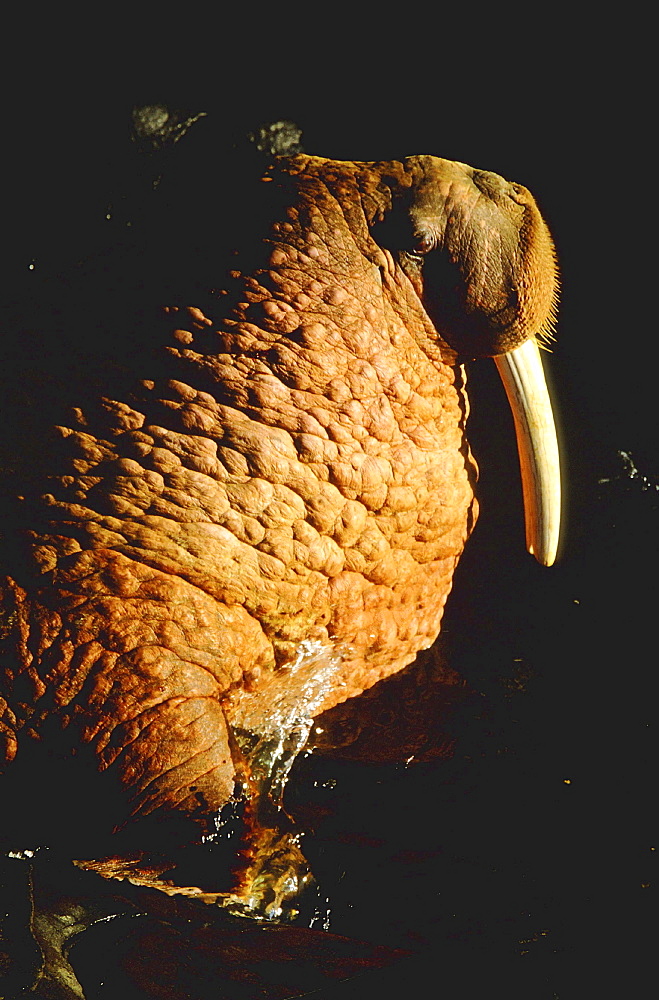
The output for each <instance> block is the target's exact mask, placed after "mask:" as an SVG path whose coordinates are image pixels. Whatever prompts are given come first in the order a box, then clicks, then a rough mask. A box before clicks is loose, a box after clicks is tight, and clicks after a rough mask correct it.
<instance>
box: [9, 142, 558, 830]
mask: <svg viewBox="0 0 659 1000" xmlns="http://www.w3.org/2000/svg"><path fill="white" fill-rule="evenodd" d="M256 185H258V192H255V198H256V199H258V200H259V201H258V203H259V206H260V212H261V216H268V214H269V215H270V217H269V218H267V223H264V224H263V228H262V229H261V231H260V232H257V233H255V232H254V231H253V230H254V226H255V225H256V224H255V223H252V222H251V221H250V227H251V228H250V232H249V244H248V245H247V236H246V237H245V241H246V242H245V245H238V246H237V252H236V253H235V255H234V256H233V258H232V262H231V268H232V269H231V271H230V273H229V274H228V276H227V275H225V274H224V273H218V275H217V277H216V279H215V284H214V286H213V287H212V288H209V289H208V294H207V295H206V296H205V297H204V300H203V301H200V302H195V303H193V304H192V305H191V306H190V305H188V304H187V303H177V302H176V301H174V302H171V303H170V304H169V305H168V306H167V308H165V309H164V310H162V311H161V313H160V315H159V316H158V317H157V318H155V319H153V320H152V321H149V322H150V327H149V330H150V333H149V335H150V336H151V338H152V340H153V345H154V346H153V345H152V346H153V349H152V351H151V354H146V353H139V352H138V353H136V354H135V356H134V357H133V356H132V355H131V352H130V350H127V348H126V340H125V339H123V340H122V339H119V341H118V343H119V348H118V350H121V351H122V352H124V354H123V356H122V357H121V358H120V361H121V364H122V366H123V368H122V372H123V375H122V378H121V379H115V381H114V383H112V386H111V389H110V390H108V389H107V388H104V387H103V385H102V380H98V381H97V383H94V384H91V383H90V384H87V385H83V384H81V385H80V386H79V388H77V387H76V386H75V385H73V386H70V387H69V392H68V396H69V399H68V400H67V412H66V413H65V414H63V415H62V416H61V418H60V421H61V422H60V423H59V425H58V426H56V427H55V428H54V429H52V431H51V437H50V438H49V439H48V442H47V445H45V446H44V455H45V458H42V460H41V464H40V466H39V470H38V473H37V472H35V471H34V470H32V471H31V472H30V474H25V473H24V471H21V470H22V468H23V466H21V462H20V460H17V465H16V468H17V469H18V472H16V476H15V478H16V485H15V486H14V487H12V488H13V490H14V493H15V495H16V497H17V498H18V499H17V500H16V502H15V505H14V508H13V510H14V513H13V514H12V518H13V525H15V527H14V526H13V525H12V523H11V521H7V520H6V521H5V528H6V539H5V551H6V555H5V557H4V559H5V572H6V576H4V578H2V579H1V580H0V593H1V595H2V618H1V621H0V625H1V633H0V634H1V639H2V653H1V656H2V659H1V661H0V663H1V671H2V672H1V674H0V677H1V688H0V695H1V696H2V697H1V698H0V733H1V735H2V743H1V744H0V746H1V750H0V754H1V756H0V760H4V762H5V768H6V770H7V773H8V774H9V772H10V770H11V767H13V766H14V763H13V762H16V763H17V764H18V763H19V762H20V760H21V759H22V757H26V755H27V756H29V754H30V752H31V751H30V747H34V746H37V745H39V746H43V747H45V748H46V751H47V748H48V746H49V745H51V744H52V745H53V746H56V747H57V755H58V760H59V761H60V762H62V761H63V762H64V763H63V767H64V771H63V773H64V774H65V773H66V770H65V768H66V761H67V760H68V757H69V755H70V754H75V755H76V756H77V758H78V759H79V758H80V757H81V755H82V756H83V757H86V759H87V758H88V759H89V760H90V761H91V762H92V763H93V767H92V771H93V773H95V774H96V773H100V776H99V777H98V779H97V780H98V781H99V782H105V783H106V785H105V786H104V787H107V788H108V789H110V788H112V789H113V790H115V791H117V790H118V798H117V800H116V801H117V802H118V805H117V807H116V808H117V810H118V811H117V812H116V813H113V814H112V815H111V816H110V817H108V821H109V823H110V826H112V825H116V826H120V825H121V824H122V823H124V822H125V821H126V820H127V819H128V817H133V819H140V818H141V817H145V816H148V815H150V814H156V815H160V814H179V815H183V816H187V815H190V816H196V817H197V818H199V819H200V820H201V819H203V817H207V816H209V815H211V814H213V813H214V812H215V811H216V810H218V809H219V808H221V807H222V805H223V804H224V803H225V802H226V801H227V800H228V799H229V798H230V797H231V795H232V792H233V788H234V781H235V779H236V763H237V757H238V756H239V755H238V752H237V750H236V746H235V743H234V740H233V737H232V726H234V725H235V724H236V720H237V719H239V718H240V717H241V713H243V715H244V706H243V703H244V702H245V701H246V700H247V701H248V700H249V698H254V697H256V696H258V693H259V691H263V690H267V691H268V692H276V691H277V689H278V688H285V687H286V684H287V683H289V680H288V672H287V670H286V666H285V665H286V664H287V663H290V662H292V661H293V660H294V659H295V657H296V655H297V653H298V652H299V649H300V643H303V642H304V641H305V640H306V641H311V642H315V643H319V644H321V646H326V647H327V648H328V649H330V650H337V649H338V650H340V652H341V657H342V658H341V662H340V666H339V667H338V668H337V670H336V671H335V672H334V674H333V676H332V680H331V683H330V684H329V685H328V686H327V690H325V691H324V693H323V697H322V699H321V700H320V701H319V702H318V704H317V705H315V707H314V714H319V713H320V712H321V711H324V710H326V709H328V708H331V707H332V706H333V705H335V704H337V703H339V702H341V701H344V700H345V699H347V698H351V697H354V696H356V695H359V694H360V693H361V692H362V691H364V690H365V689H367V688H370V687H371V686H372V685H373V684H375V683H376V682H377V681H378V680H380V679H381V678H384V677H387V676H388V675H391V674H392V673H394V672H396V671H399V670H400V669H401V668H403V667H404V666H405V665H407V664H409V663H410V662H411V661H412V660H413V659H414V657H415V655H416V653H417V652H418V651H419V650H420V649H424V648H426V647H428V646H429V645H430V644H431V643H432V642H433V641H434V639H435V638H436V636H437V635H438V633H439V630H440V622H441V618H442V613H443V609H444V605H445V602H446V599H447V596H448V593H449V591H450V588H451V580H452V576H453V572H454V569H455V566H456V563H457V560H458V559H459V557H460V554H461V552H462V550H463V547H464V545H465V542H466V540H467V538H468V536H469V533H470V531H471V530H472V528H473V525H474V522H475V519H476V514H477V504H476V500H475V498H474V484H475V481H476V475H477V472H476V466H475V463H474V460H473V458H472V456H471V454H470V451H469V447H468V444H467V441H466V438H465V421H466V417H467V409H468V407H467V397H466V394H465V378H464V371H463V369H462V367H461V364H460V362H461V361H462V360H463V359H466V358H469V357H477V356H485V355H494V354H498V353H501V352H503V351H507V350H509V349H510V348H512V347H515V346H517V345H518V344H519V343H521V342H522V341H524V340H525V339H526V338H527V337H529V336H531V335H533V334H536V333H538V332H539V331H541V330H542V328H543V327H544V326H546V324H547V323H548V322H549V320H550V318H551V311H552V307H553V298H554V293H555V278H554V264H553V252H552V247H551V241H550V238H549V236H548V234H547V231H546V229H545V226H544V223H543V222H542V220H541V218H540V216H539V214H538V211H537V208H536V207H535V204H534V202H533V200H532V198H531V196H530V195H529V194H528V192H527V191H526V190H525V189H524V188H521V187H520V186H518V185H509V184H508V183H507V182H505V181H503V180H502V179H501V178H499V177H497V176H496V175H494V174H487V173H483V172H479V171H474V170H472V168H470V167H465V166H464V165H463V164H455V163H451V162H450V161H446V160H440V159H437V158H434V157H424V156H417V157H410V158H409V159H407V160H405V161H402V162H398V161H392V162H386V163H340V162H334V161H330V160H324V159H320V158H315V157H307V156H294V157H292V158H290V159H289V160H280V161H278V162H275V163H274V164H273V165H272V166H271V167H270V168H269V170H268V171H266V173H265V174H264V176H263V178H262V179H261V180H259V181H258V182H255V187H256ZM261 216H259V218H260V217H261ZM259 224H260V223H259ZM218 233H221V223H219V222H218ZM219 238H220V237H219V236H218V239H219ZM147 357H152V358H155V359H156V360H155V362H154V365H153V368H152V369H151V370H149V369H148V366H147V362H146V361H145V358H147ZM117 386H118V387H119V388H117ZM76 393H77V397H76ZM69 401H70V402H71V405H70V406H69V405H68V402H69ZM18 450H19V451H20V448H19V449H18ZM270 697H271V694H268V698H267V699H266V702H265V703H264V705H263V707H262V708H261V709H259V710H260V711H262V712H263V711H266V710H267V702H268V700H269V698H270ZM256 704H257V708H258V705H259V702H258V700H257V701H256ZM241 706H243V707H241ZM255 726H256V727H257V728H258V720H257V721H256V723H255ZM10 765H11V767H10ZM113 801H114V800H113ZM113 808H114V806H113Z"/></svg>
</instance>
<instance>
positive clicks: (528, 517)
mask: <svg viewBox="0 0 659 1000" xmlns="http://www.w3.org/2000/svg"><path fill="white" fill-rule="evenodd" d="M494 360H495V362H496V366H497V368H498V370H499V375H500V376H501V381H502V382H503V385H504V388H505V390H506V395H507V396H508V402H509V403H510V408H511V410H512V411H513V419H514V421H515V433H516V435H517V450H518V452H519V464H520V469H521V473H522V492H523V495H524V519H525V522H526V547H527V549H528V550H529V552H530V553H531V554H532V555H534V556H535V558H536V559H537V560H538V562H539V563H542V565H543V566H551V565H552V564H553V562H554V560H555V558H556V550H557V548H558V540H559V534H560V526H561V472H560V462H559V457H558V441H557V438H556V426H555V424H554V416H553V413H552V409H551V400H550V399H549V390H548V389H547V383H546V381H545V374H544V371H543V367H542V359H541V357H540V351H539V349H538V344H537V341H536V340H535V337H532V338H531V339H530V340H527V341H525V342H524V343H523V344H522V346H521V347H518V348H516V349H515V350H514V351H510V352H509V353H508V354H501V355H499V356H498V357H495V359H494Z"/></svg>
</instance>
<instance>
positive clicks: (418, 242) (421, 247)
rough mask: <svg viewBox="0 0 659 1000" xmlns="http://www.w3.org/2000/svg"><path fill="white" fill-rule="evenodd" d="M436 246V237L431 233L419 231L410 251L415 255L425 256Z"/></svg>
mask: <svg viewBox="0 0 659 1000" xmlns="http://www.w3.org/2000/svg"><path fill="white" fill-rule="evenodd" d="M435 246H436V240H435V237H434V236H433V235H432V234H431V233H419V234H417V235H416V236H415V238H414V246H413V247H412V249H411V251H410V253H411V254H412V255H413V256H414V257H424V256H425V255H426V254H427V253H430V251H431V250H434V249H435Z"/></svg>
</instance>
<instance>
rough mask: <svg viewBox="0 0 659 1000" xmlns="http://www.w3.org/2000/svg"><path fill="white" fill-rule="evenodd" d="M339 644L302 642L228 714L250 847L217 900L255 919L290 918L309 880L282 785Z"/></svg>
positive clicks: (333, 673) (334, 670) (328, 680)
mask: <svg viewBox="0 0 659 1000" xmlns="http://www.w3.org/2000/svg"><path fill="white" fill-rule="evenodd" d="M345 653H346V651H345V650H342V649H339V648H337V647H330V646H326V645H323V644H322V643H320V642H317V641H315V640H304V641H303V642H301V643H300V645H299V647H298V652H297V656H296V657H295V660H294V661H293V662H292V663H290V664H287V665H285V666H283V667H281V668H280V669H279V670H277V671H276V673H274V674H273V676H272V678H271V679H270V680H269V681H268V683H267V684H264V685H263V686H262V687H260V688H259V689H258V690H257V691H254V692H242V693H241V696H240V699H239V700H238V701H237V703H236V706H235V708H234V710H233V712H232V714H231V725H232V730H233V734H234V737H235V739H236V742H237V744H238V747H239V748H240V751H241V753H242V755H243V759H244V764H245V768H244V771H245V777H244V791H245V794H246V796H247V799H248V803H249V821H250V826H251V829H252V843H251V846H252V853H251V857H250V862H249V866H248V868H247V869H246V871H245V872H244V874H243V877H242V880H241V886H240V888H239V889H238V890H236V891H235V892H234V893H231V894H230V896H228V897H226V898H225V899H224V900H223V905H224V906H225V907H226V908H227V909H228V910H229V912H231V913H233V914H235V915H240V916H249V917H251V918H252V919H257V920H281V919H289V920H290V919H293V918H294V917H295V916H297V913H298V910H297V909H296V908H295V903H294V901H295V900H296V899H297V898H298V897H299V896H300V895H301V893H302V892H303V891H304V889H305V888H306V887H308V886H309V885H311V883H312V882H313V875H312V874H311V871H310V870H309V866H308V864H307V861H306V859H305V857H304V855H303V853H302V850H301V848H300V841H301V838H302V834H301V833H299V832H297V831H295V830H294V829H293V827H292V821H291V820H290V818H289V817H288V816H287V814H286V813H285V811H284V808H283V797H284V790H285V788H286V783H287V781H288V777H289V774H290V771H291V768H292V766H293V762H294V761H295V758H296V757H297V755H298V754H299V753H300V751H301V750H303V748H304V746H305V744H306V742H307V739H308V737H309V732H310V730H311V727H312V725H313V720H314V714H315V713H316V712H317V711H318V709H319V708H320V706H321V705H322V703H323V701H324V700H325V698H326V696H327V694H328V693H329V691H330V690H332V689H335V688H336V687H337V685H339V686H340V684H341V683H342V682H341V681H340V680H339V678H338V677H337V674H338V673H339V671H340V668H341V665H342V663H343V660H344V657H345ZM343 683H345V682H343Z"/></svg>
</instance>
